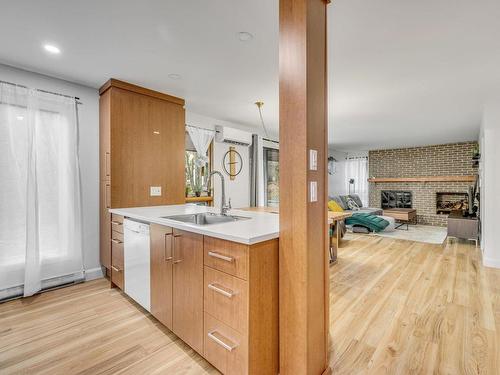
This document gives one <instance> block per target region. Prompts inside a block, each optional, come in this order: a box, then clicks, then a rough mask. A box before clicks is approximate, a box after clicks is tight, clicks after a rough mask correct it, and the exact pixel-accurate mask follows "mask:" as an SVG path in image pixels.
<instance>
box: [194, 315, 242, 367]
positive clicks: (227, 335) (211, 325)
mask: <svg viewBox="0 0 500 375" xmlns="http://www.w3.org/2000/svg"><path fill="white" fill-rule="evenodd" d="M204 340H205V353H204V355H203V356H204V357H205V358H206V359H207V361H209V362H210V363H211V364H213V365H214V366H215V367H216V368H217V369H218V370H219V371H221V372H222V373H223V374H226V375H231V374H235V375H236V374H237V375H242V374H247V373H248V355H247V341H246V337H245V336H244V335H243V334H241V333H239V332H238V331H236V330H234V329H232V328H231V327H229V326H228V325H226V324H224V323H222V322H221V321H219V320H217V319H215V318H214V317H212V316H211V315H210V314H207V313H205V337H204Z"/></svg>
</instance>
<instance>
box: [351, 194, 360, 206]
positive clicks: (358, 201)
mask: <svg viewBox="0 0 500 375" xmlns="http://www.w3.org/2000/svg"><path fill="white" fill-rule="evenodd" d="M349 197H350V198H352V200H354V202H356V204H357V205H358V207H359V208H361V207H363V202H361V198H360V197H359V195H358V194H350V195H349Z"/></svg>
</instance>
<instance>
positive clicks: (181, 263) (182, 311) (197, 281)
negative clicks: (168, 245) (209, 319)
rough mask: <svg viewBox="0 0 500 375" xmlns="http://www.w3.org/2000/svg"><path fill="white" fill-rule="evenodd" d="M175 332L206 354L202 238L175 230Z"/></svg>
mask: <svg viewBox="0 0 500 375" xmlns="http://www.w3.org/2000/svg"><path fill="white" fill-rule="evenodd" d="M173 240H174V246H173V323H172V326H173V331H174V333H175V334H176V335H177V336H179V337H180V338H181V339H182V340H183V341H185V342H186V343H187V344H188V345H189V346H191V347H192V348H193V349H194V350H196V351H197V352H198V353H200V354H203V236H202V235H200V234H196V233H191V232H186V231H181V230H178V229H174V230H173Z"/></svg>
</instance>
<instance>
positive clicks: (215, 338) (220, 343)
mask: <svg viewBox="0 0 500 375" xmlns="http://www.w3.org/2000/svg"><path fill="white" fill-rule="evenodd" d="M216 333H217V331H212V332H208V337H209V338H210V339H211V340H213V341H214V342H216V343H217V344H219V345H220V346H222V347H223V348H224V349H226V350H227V351H230V352H232V351H233V350H234V349H235V348H236V347H237V346H238V345H229V344H226V343H225V342H224V341H222V340H221V339H220V338H218V337H217V336H215V334H216Z"/></svg>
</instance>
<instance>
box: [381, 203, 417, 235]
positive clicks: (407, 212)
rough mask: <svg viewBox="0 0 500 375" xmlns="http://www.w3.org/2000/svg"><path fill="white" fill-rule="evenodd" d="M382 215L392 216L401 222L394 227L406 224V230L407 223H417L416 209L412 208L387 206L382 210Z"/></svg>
mask: <svg viewBox="0 0 500 375" xmlns="http://www.w3.org/2000/svg"><path fill="white" fill-rule="evenodd" d="M384 216H389V217H393V218H394V219H396V220H398V221H400V222H401V223H400V224H399V225H398V226H397V227H396V229H398V228H400V227H402V226H403V225H405V224H406V230H408V224H409V223H414V224H417V210H416V209H414V208H389V209H386V210H384Z"/></svg>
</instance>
